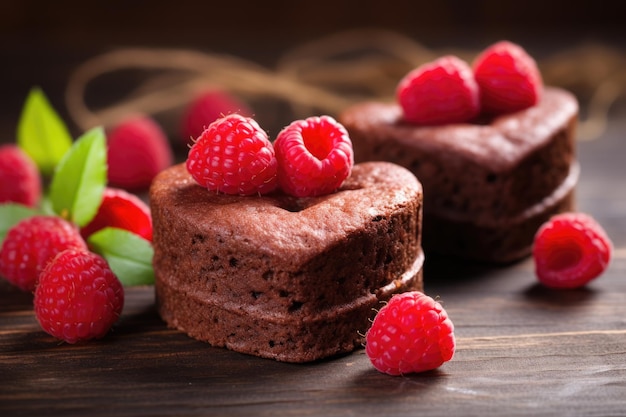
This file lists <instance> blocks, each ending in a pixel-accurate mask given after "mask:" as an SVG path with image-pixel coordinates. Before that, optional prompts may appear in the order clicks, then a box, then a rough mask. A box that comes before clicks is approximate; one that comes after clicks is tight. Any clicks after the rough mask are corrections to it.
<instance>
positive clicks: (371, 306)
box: [150, 162, 424, 362]
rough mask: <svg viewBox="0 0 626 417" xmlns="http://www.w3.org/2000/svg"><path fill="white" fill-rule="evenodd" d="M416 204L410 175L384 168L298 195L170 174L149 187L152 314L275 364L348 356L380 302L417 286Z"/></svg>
mask: <svg viewBox="0 0 626 417" xmlns="http://www.w3.org/2000/svg"><path fill="white" fill-rule="evenodd" d="M422 200H423V199H422V187H421V184H420V182H419V181H418V180H417V179H416V178H415V176H414V175H413V174H412V173H411V172H409V171H408V170H407V169H405V168H402V167H400V166H398V165H395V164H391V163H387V162H369V163H363V164H357V165H355V166H354V167H353V170H352V173H351V175H350V177H349V178H348V179H347V180H346V181H345V182H344V183H343V185H342V186H341V187H340V189H339V190H337V191H336V192H334V193H331V194H328V195H324V196H319V197H306V198H296V197H292V196H288V195H286V194H284V193H282V192H279V191H277V192H275V193H272V194H268V195H264V196H237V195H225V194H221V193H216V192H207V190H206V189H205V188H203V187H201V186H199V185H198V184H197V183H196V182H195V181H194V180H193V179H192V177H191V176H190V174H189V173H188V172H187V170H186V169H185V166H184V165H182V164H181V165H176V166H174V167H172V168H169V169H167V170H165V171H163V172H162V173H161V174H159V176H157V178H156V179H155V181H154V182H153V184H152V187H151V190H150V206H151V211H152V218H153V228H154V236H153V245H154V271H155V289H156V299H157V306H158V309H159V313H160V314H161V316H162V318H163V319H164V320H165V321H166V322H167V323H168V324H169V325H170V326H171V327H174V328H177V329H180V330H182V331H184V332H186V333H187V334H188V335H189V336H191V337H194V338H196V339H199V340H203V341H206V342H209V343H210V344H211V345H214V346H223V347H227V348H229V349H232V350H235V351H238V352H242V353H248V354H253V355H258V356H262V357H267V358H273V359H276V360H279V361H287V362H308V361H313V360H317V359H320V358H324V357H328V356H332V355H336V354H340V353H346V352H350V351H352V350H354V349H355V348H357V347H359V346H361V344H362V343H363V335H364V334H365V333H366V331H367V329H368V328H369V325H370V324H371V323H370V320H371V318H372V317H373V315H374V313H375V311H374V310H375V309H377V308H379V307H380V306H381V302H382V301H385V300H387V299H389V298H390V297H391V295H392V294H394V293H397V292H403V291H408V290H422V289H423V286H422V265H423V262H424V255H423V252H422V249H421V221H422V218H421V216H422Z"/></svg>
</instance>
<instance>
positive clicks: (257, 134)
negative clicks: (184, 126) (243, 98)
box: [185, 114, 278, 195]
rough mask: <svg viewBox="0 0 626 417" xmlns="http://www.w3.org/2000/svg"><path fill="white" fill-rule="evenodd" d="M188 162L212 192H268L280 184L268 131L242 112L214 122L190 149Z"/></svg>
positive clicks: (241, 193)
mask: <svg viewBox="0 0 626 417" xmlns="http://www.w3.org/2000/svg"><path fill="white" fill-rule="evenodd" d="M185 164H186V167H187V170H188V171H189V173H190V174H191V176H192V177H193V178H194V179H195V180H196V182H197V183H198V184H200V185H201V186H203V187H205V188H206V189H208V190H209V191H219V192H221V193H226V194H239V195H252V194H267V193H270V192H272V191H274V190H275V189H276V187H277V186H278V179H277V164H278V163H277V161H276V156H275V154H274V148H273V147H272V144H271V142H270V141H269V138H268V136H267V133H265V131H264V130H263V129H261V127H260V126H259V125H258V123H257V122H256V121H255V120H254V119H252V118H250V117H244V116H242V115H240V114H230V115H228V116H224V117H222V118H219V119H217V120H215V121H214V122H213V123H211V124H210V125H209V127H207V128H206V130H205V131H204V132H202V134H201V135H200V137H198V139H197V140H196V141H195V143H194V144H193V146H192V147H191V149H190V150H189V155H188V157H187V161H186V163H185Z"/></svg>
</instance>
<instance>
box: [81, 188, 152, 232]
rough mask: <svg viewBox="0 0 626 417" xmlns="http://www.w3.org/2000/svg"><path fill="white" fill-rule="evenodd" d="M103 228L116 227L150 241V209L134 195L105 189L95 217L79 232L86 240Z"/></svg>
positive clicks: (120, 190) (114, 189) (118, 190)
mask: <svg viewBox="0 0 626 417" xmlns="http://www.w3.org/2000/svg"><path fill="white" fill-rule="evenodd" d="M105 227H118V228H120V229H124V230H128V231H130V232H133V233H135V234H137V235H139V236H141V237H143V238H144V239H146V240H149V241H152V217H151V215H150V208H149V207H148V205H147V204H146V203H144V202H143V200H141V199H140V198H139V197H137V196H136V195H135V194H131V193H129V192H127V191H125V190H122V189H119V188H112V187H107V188H105V190H104V195H103V198H102V203H101V204H100V207H99V208H98V212H97V213H96V215H95V217H94V218H93V219H92V220H91V222H89V224H87V225H86V226H84V227H83V228H82V229H81V230H80V232H81V234H82V235H83V237H84V238H85V239H86V238H87V237H89V235H91V234H93V233H95V232H97V231H98V230H100V229H103V228H105Z"/></svg>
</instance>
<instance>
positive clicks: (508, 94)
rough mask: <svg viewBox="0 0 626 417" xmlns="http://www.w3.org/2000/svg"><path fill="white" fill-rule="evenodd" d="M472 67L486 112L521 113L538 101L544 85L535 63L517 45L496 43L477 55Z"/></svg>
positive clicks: (502, 42)
mask: <svg viewBox="0 0 626 417" xmlns="http://www.w3.org/2000/svg"><path fill="white" fill-rule="evenodd" d="M472 66H473V69H474V76H475V77H476V82H477V83H478V86H479V87H480V97H481V106H482V109H483V111H484V112H485V113H492V114H501V113H509V112H514V111H518V110H523V109H525V108H527V107H530V106H533V105H535V104H537V102H538V101H539V99H540V98H541V94H542V91H543V82H542V79H541V74H540V72H539V69H538V68H537V63H536V62H535V60H534V59H533V58H532V57H531V56H530V55H528V54H527V53H526V51H525V50H524V49H523V48H522V47H520V46H519V45H516V44H514V43H511V42H508V41H500V42H498V43H495V44H493V45H492V46H490V47H489V48H487V49H485V50H484V51H483V52H482V53H481V54H480V55H478V57H477V58H476V59H475V60H474V63H473V65H472Z"/></svg>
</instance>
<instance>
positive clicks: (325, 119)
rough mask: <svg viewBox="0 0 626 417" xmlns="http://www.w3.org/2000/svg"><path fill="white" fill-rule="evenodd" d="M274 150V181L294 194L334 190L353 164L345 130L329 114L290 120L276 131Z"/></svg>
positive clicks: (299, 195)
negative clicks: (276, 180) (276, 179)
mask: <svg viewBox="0 0 626 417" xmlns="http://www.w3.org/2000/svg"><path fill="white" fill-rule="evenodd" d="M274 149H275V151H276V159H277V161H278V183H279V184H280V187H281V189H282V190H283V191H284V192H286V193H287V194H290V195H293V196H296V197H313V196H318V195H324V194H329V193H331V192H333V191H335V190H336V189H337V188H339V186H341V184H342V183H343V181H344V180H345V179H346V178H347V177H348V176H349V175H350V170H351V169H352V166H353V165H354V156H353V151H352V142H351V141H350V137H349V136H348V132H346V129H345V128H344V127H343V126H342V125H341V124H339V123H337V121H336V120H335V119H333V118H332V117H330V116H321V117H309V118H307V119H304V120H296V121H294V122H292V123H291V124H290V125H289V126H287V127H285V128H284V129H283V130H282V131H281V132H280V133H279V134H278V137H277V138H276V141H275V142H274Z"/></svg>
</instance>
